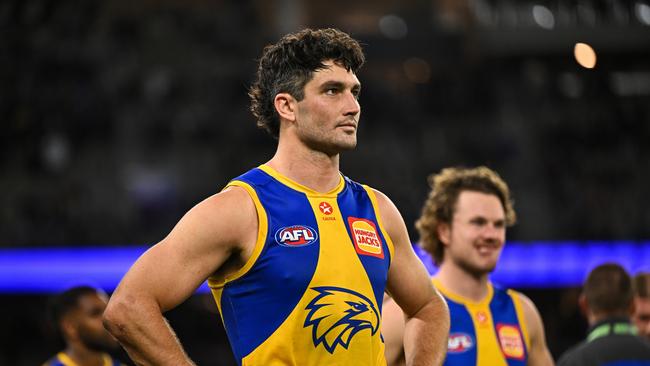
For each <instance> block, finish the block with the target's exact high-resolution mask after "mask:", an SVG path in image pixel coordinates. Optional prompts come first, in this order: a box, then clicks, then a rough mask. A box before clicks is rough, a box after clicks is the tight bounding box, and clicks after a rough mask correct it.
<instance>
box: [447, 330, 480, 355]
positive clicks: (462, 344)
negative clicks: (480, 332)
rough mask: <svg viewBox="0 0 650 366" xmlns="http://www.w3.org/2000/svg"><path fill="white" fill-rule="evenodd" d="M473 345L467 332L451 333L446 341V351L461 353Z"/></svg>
mask: <svg viewBox="0 0 650 366" xmlns="http://www.w3.org/2000/svg"><path fill="white" fill-rule="evenodd" d="M472 347H474V341H473V340H472V337H471V336H470V335H469V334H465V333H451V334H450V335H449V341H448V342H447V352H449V353H463V352H465V351H467V350H469V349H471V348H472Z"/></svg>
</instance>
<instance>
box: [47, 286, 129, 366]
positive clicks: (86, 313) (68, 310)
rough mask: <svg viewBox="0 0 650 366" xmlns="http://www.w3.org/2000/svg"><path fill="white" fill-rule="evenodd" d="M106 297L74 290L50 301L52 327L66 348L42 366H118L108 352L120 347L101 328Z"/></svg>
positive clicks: (98, 292)
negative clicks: (61, 338)
mask: <svg viewBox="0 0 650 366" xmlns="http://www.w3.org/2000/svg"><path fill="white" fill-rule="evenodd" d="M107 302H108V296H106V294H105V293H104V292H103V291H101V290H98V289H96V288H94V287H89V286H78V287H73V288H71V289H69V290H67V291H65V292H63V293H61V294H59V295H57V296H56V297H54V298H53V299H52V300H51V303H50V309H49V310H50V317H51V320H52V323H53V324H52V325H53V326H54V327H55V329H56V330H57V331H58V333H59V334H60V335H61V337H63V340H64V341H65V345H66V348H65V349H64V350H63V351H61V352H59V353H58V354H56V355H55V356H54V357H52V358H51V359H50V360H48V361H47V362H46V363H45V364H43V366H118V365H121V363H120V362H119V361H118V360H116V359H114V358H112V357H111V356H110V355H109V354H108V352H112V351H115V350H117V349H119V344H118V343H117V341H116V340H115V338H113V337H112V336H111V335H110V334H109V333H108V331H106V329H104V325H103V324H102V314H103V313H104V309H106V303H107Z"/></svg>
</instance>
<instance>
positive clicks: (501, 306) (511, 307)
mask: <svg viewBox="0 0 650 366" xmlns="http://www.w3.org/2000/svg"><path fill="white" fill-rule="evenodd" d="M493 288H494V296H493V298H492V301H491V302H490V312H491V313H492V317H493V320H494V327H495V329H494V331H495V333H496V334H497V335H498V334H499V327H501V326H511V327H516V328H518V329H519V334H520V336H521V339H520V343H521V347H523V356H522V357H521V358H518V359H514V358H512V357H509V356H508V355H507V354H504V356H505V358H506V361H507V362H508V366H526V360H527V359H528V350H527V349H526V342H525V341H524V339H523V333H522V330H521V328H520V326H519V319H517V312H516V310H515V304H514V302H513V299H512V297H510V295H509V294H508V292H507V291H505V290H503V289H500V288H498V287H496V286H493Z"/></svg>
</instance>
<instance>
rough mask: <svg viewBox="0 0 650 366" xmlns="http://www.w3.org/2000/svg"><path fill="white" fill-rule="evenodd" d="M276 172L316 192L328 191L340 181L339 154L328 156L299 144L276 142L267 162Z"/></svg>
mask: <svg viewBox="0 0 650 366" xmlns="http://www.w3.org/2000/svg"><path fill="white" fill-rule="evenodd" d="M267 165H269V166H270V167H271V168H273V169H275V170H276V171H277V172H278V173H280V174H282V175H284V176H285V177H287V178H289V179H291V180H292V181H294V182H296V183H300V184H301V185H303V186H305V187H309V188H311V189H313V190H314V191H317V192H323V193H324V192H329V191H331V190H332V189H334V188H336V186H337V185H338V184H339V183H340V180H341V176H340V174H339V155H338V154H337V155H333V156H329V155H327V154H325V153H322V152H319V151H314V150H310V149H308V148H306V147H305V146H303V145H299V144H282V143H279V144H278V149H277V151H276V152H275V155H274V156H273V158H272V159H271V160H269V161H268V162H267Z"/></svg>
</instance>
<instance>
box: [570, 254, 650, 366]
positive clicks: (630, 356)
mask: <svg viewBox="0 0 650 366" xmlns="http://www.w3.org/2000/svg"><path fill="white" fill-rule="evenodd" d="M632 297H633V295H632V280H631V279H630V276H629V275H628V273H627V272H626V271H625V269H624V268H623V267H621V266H620V265H618V264H613V263H607V264H602V265H600V266H598V267H596V268H594V269H593V270H592V271H591V272H590V273H589V276H588V277H587V280H586V282H585V284H584V287H583V290H582V294H581V296H580V300H579V301H580V308H581V309H582V311H583V313H584V314H585V316H586V317H587V321H588V322H589V331H588V332H587V339H586V340H585V341H584V342H582V343H580V344H578V345H577V346H575V347H574V348H572V349H570V350H568V351H567V352H565V353H564V354H563V355H562V357H560V361H559V362H558V366H599V365H612V366H614V365H622V366H623V365H634V366H644V365H650V343H649V342H648V341H647V340H646V339H644V338H641V337H638V336H637V334H636V329H635V327H634V326H633V325H632V323H631V322H630V315H631V314H632V311H633V307H634V303H633V298H632Z"/></svg>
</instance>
